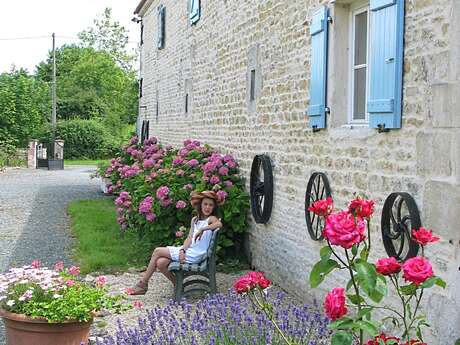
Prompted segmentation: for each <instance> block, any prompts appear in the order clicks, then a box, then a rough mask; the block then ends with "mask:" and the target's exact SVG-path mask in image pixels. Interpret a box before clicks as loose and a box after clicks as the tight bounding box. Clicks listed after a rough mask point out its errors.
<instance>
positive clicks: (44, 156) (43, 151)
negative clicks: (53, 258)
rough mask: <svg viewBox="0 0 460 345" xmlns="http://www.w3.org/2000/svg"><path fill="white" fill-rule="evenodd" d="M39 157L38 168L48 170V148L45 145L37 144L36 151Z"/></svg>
mask: <svg viewBox="0 0 460 345" xmlns="http://www.w3.org/2000/svg"><path fill="white" fill-rule="evenodd" d="M35 152H36V155H37V166H36V168H37V169H38V168H48V147H47V145H45V144H41V143H40V144H37V149H36V150H35Z"/></svg>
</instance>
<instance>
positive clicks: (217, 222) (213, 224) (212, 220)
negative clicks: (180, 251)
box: [195, 216, 222, 241]
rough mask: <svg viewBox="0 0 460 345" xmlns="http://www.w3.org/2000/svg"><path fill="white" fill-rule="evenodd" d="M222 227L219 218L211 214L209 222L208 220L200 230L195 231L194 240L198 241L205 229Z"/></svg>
mask: <svg viewBox="0 0 460 345" xmlns="http://www.w3.org/2000/svg"><path fill="white" fill-rule="evenodd" d="M221 227H222V222H221V221H220V219H218V218H217V217H214V216H211V217H209V222H208V225H206V226H203V227H202V228H201V229H200V231H198V232H197V234H196V236H195V241H198V240H199V239H200V238H201V236H203V232H205V231H206V230H213V231H214V230H215V229H219V228H221Z"/></svg>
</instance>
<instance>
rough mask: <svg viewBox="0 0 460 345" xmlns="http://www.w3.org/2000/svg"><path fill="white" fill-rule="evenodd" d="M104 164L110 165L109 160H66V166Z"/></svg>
mask: <svg viewBox="0 0 460 345" xmlns="http://www.w3.org/2000/svg"><path fill="white" fill-rule="evenodd" d="M103 163H109V159H75V160H64V165H66V166H71V165H99V164H103Z"/></svg>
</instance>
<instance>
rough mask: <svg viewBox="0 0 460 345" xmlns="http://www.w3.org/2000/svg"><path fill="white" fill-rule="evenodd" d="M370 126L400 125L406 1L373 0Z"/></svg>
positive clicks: (387, 126) (384, 127) (368, 106)
mask: <svg viewBox="0 0 460 345" xmlns="http://www.w3.org/2000/svg"><path fill="white" fill-rule="evenodd" d="M370 11H371V36H370V42H371V43H370V59H369V60H370V61H369V96H368V100H367V112H368V113H369V126H370V127H372V128H379V129H381V130H384V129H391V128H401V108H402V106H401V102H402V77H403V41H404V0H371V1H370Z"/></svg>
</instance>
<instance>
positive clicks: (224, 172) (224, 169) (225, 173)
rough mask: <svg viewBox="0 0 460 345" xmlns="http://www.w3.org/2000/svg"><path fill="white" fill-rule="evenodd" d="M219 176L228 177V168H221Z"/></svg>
mask: <svg viewBox="0 0 460 345" xmlns="http://www.w3.org/2000/svg"><path fill="white" fill-rule="evenodd" d="M219 174H221V175H223V176H225V175H227V174H228V168H226V167H220V168H219Z"/></svg>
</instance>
